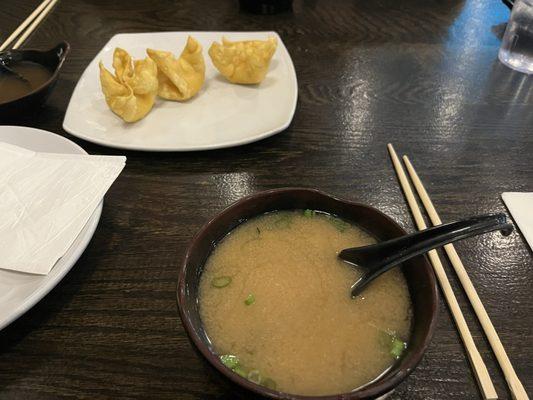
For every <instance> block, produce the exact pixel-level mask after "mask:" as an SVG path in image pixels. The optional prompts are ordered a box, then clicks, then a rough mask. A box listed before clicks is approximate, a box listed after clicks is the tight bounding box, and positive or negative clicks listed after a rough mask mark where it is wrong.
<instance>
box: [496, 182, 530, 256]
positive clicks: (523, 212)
mask: <svg viewBox="0 0 533 400" xmlns="http://www.w3.org/2000/svg"><path fill="white" fill-rule="evenodd" d="M502 199H503V201H504V202H505V205H506V206H507V208H508V209H509V211H510V212H511V214H512V216H513V218H514V220H515V222H516V224H517V225H518V227H519V228H520V231H521V232H522V235H524V237H525V238H526V240H527V242H528V243H529V247H531V249H532V250H533V193H518V192H506V193H503V194H502Z"/></svg>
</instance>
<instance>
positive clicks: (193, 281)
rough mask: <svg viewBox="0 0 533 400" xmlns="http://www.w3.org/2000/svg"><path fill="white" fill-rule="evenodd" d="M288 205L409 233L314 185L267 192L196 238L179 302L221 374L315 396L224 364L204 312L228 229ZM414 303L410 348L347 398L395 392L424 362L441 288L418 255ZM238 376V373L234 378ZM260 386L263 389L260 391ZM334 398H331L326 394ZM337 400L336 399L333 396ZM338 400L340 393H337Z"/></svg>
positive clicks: (381, 231) (409, 266) (385, 235)
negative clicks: (204, 289) (208, 270)
mask: <svg viewBox="0 0 533 400" xmlns="http://www.w3.org/2000/svg"><path fill="white" fill-rule="evenodd" d="M287 209H314V210H320V211H324V212H328V213H331V214H334V215H337V216H339V217H341V218H343V219H346V220H348V221H351V222H354V223H355V224H357V225H359V226H360V227H361V228H363V229H365V230H366V231H368V232H369V233H371V234H372V235H373V236H374V237H376V238H377V239H378V240H387V239H392V238H394V237H398V236H401V235H405V234H406V232H405V231H404V230H403V229H402V228H401V227H400V226H398V225H397V224H396V223H395V222H394V221H393V220H391V219H390V218H389V217H387V216H386V215H385V214H383V213H381V212H379V211H378V210H376V209H374V208H371V207H368V206H365V205H362V204H357V203H351V202H344V201H341V200H337V199H335V198H333V197H330V196H328V195H325V194H323V193H321V192H319V191H315V190H309V189H280V190H274V191H268V192H262V193H259V194H257V195H253V196H250V197H249V198H247V199H243V200H241V201H240V202H238V203H236V204H235V205H233V206H230V207H229V208H228V209H226V210H224V211H223V212H222V213H221V214H219V215H218V216H217V217H215V218H214V219H213V220H212V221H210V222H209V223H208V224H207V225H206V226H204V228H203V229H202V230H201V231H200V232H199V233H198V235H197V236H196V237H195V239H193V241H192V243H191V246H190V247H189V250H188V252H187V255H186V258H185V261H184V264H183V269H182V271H181V272H180V283H179V284H178V304H179V308H180V313H181V317H182V320H183V322H184V325H185V327H186V329H187V331H188V334H189V336H190V338H191V339H192V341H193V342H194V343H195V345H196V346H197V347H198V349H199V350H200V351H201V352H202V354H203V355H204V356H205V357H206V358H207V359H208V360H209V361H210V362H211V364H213V365H214V366H215V367H216V368H217V369H219V371H220V372H222V373H224V374H225V375H226V376H228V377H229V378H230V379H231V380H233V381H234V382H236V383H238V384H240V385H241V386H245V387H247V388H248V389H251V390H253V391H256V392H259V393H261V394H266V395H269V396H271V397H279V398H281V397H282V398H294V399H301V398H309V397H303V396H287V395H286V394H282V393H280V392H276V391H271V390H267V389H265V388H262V387H259V386H257V385H254V384H252V383H250V382H248V381H247V380H245V379H243V378H240V377H239V376H237V375H236V374H233V373H232V372H231V371H229V369H227V368H226V367H224V366H223V365H222V364H221V363H220V361H219V360H218V357H217V356H216V354H215V351H214V349H213V348H212V346H211V343H210V340H209V338H208V337H207V335H206V332H205V331H204V328H203V325H202V321H201V319H200V313H199V303H198V288H199V282H200V276H201V274H202V271H203V267H204V264H205V261H206V259H207V257H208V256H209V255H210V253H211V252H212V251H213V249H214V248H215V246H216V244H217V242H218V241H220V240H221V239H222V238H223V237H224V236H225V235H226V234H227V233H228V232H230V231H231V230H232V229H234V228H235V227H236V226H238V225H239V224H241V223H242V222H244V221H246V220H248V219H251V218H253V217H255V216H257V215H260V214H263V213H266V212H269V211H275V210H287ZM401 268H402V271H403V273H404V274H405V276H406V279H407V282H408V286H409V291H410V295H411V299H412V302H413V314H414V324H413V330H412V334H411V338H410V342H409V347H408V349H407V350H406V352H405V353H404V355H403V356H402V358H401V359H400V360H399V362H397V363H396V364H395V365H394V366H393V367H392V368H391V369H390V370H389V371H388V372H387V373H386V374H384V375H383V376H381V377H380V378H379V379H378V380H376V381H375V382H373V383H371V384H369V385H367V386H365V387H364V388H362V389H360V390H358V391H356V392H352V394H351V395H350V397H345V398H353V399H356V398H368V397H374V396H376V395H380V394H383V393H386V392H388V391H390V390H391V389H392V388H393V387H394V386H395V385H397V384H398V383H399V382H400V381H401V380H403V379H405V377H406V376H407V375H408V374H409V373H410V372H411V371H412V369H413V368H414V367H415V366H416V365H417V364H418V362H419V361H420V359H421V357H422V354H423V352H424V351H425V349H426V347H427V345H428V344H429V340H430V338H431V336H432V333H433V329H434V324H435V317H436V307H437V290H436V282H435V277H434V274H433V270H432V269H431V267H430V266H429V264H428V263H427V260H426V259H425V256H420V257H416V258H413V259H412V260H410V261H408V262H406V263H404V264H403V265H402V267H401ZM230 375H234V376H230ZM258 388H260V389H258ZM323 398H324V399H325V398H328V397H323ZM331 398H334V397H331ZM335 398H336V397H335Z"/></svg>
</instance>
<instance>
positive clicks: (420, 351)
mask: <svg viewBox="0 0 533 400" xmlns="http://www.w3.org/2000/svg"><path fill="white" fill-rule="evenodd" d="M302 191H305V192H310V193H314V194H317V195H319V196H322V197H326V198H329V199H331V200H333V201H335V202H339V203H344V204H347V205H350V206H358V207H365V208H368V209H371V210H372V211H373V212H376V213H378V214H380V215H381V216H382V217H384V219H385V220H387V222H388V223H390V224H392V225H394V227H395V228H397V229H399V230H400V231H401V232H403V233H404V234H407V232H406V231H405V229H403V228H402V227H401V226H400V225H399V224H398V223H397V222H396V221H394V220H393V219H392V218H391V217H389V216H388V215H386V214H385V213H383V212H381V211H380V210H378V209H377V208H375V207H372V206H369V205H367V204H363V203H359V202H354V201H351V200H345V199H342V198H339V197H336V196H333V195H330V194H328V193H326V192H323V191H321V190H318V189H312V188H306V187H282V188H276V189H269V190H264V191H259V192H255V193H252V194H250V195H247V196H245V197H242V198H240V199H239V200H237V201H235V202H233V203H231V204H230V205H228V206H227V207H225V208H224V209H223V210H222V211H220V212H218V213H217V214H215V216H213V217H212V218H211V219H210V220H209V221H208V222H207V223H205V224H204V225H203V226H202V227H201V228H200V229H199V230H198V232H196V234H195V235H194V236H193V238H192V239H191V241H190V242H189V243H188V245H187V250H186V253H185V257H184V258H183V261H182V263H181V265H180V270H179V274H178V285H177V288H176V300H177V306H178V311H179V315H180V318H181V321H182V325H183V327H184V328H185V332H186V333H187V335H188V336H189V338H190V339H191V340H192V342H193V343H194V345H195V346H196V348H197V349H198V350H199V351H200V353H201V354H202V356H203V357H204V358H205V359H206V360H207V361H208V362H209V363H210V364H211V366H212V367H214V368H215V369H216V370H217V371H218V372H219V373H221V374H222V375H224V376H225V377H226V378H227V379H229V380H230V381H231V382H233V383H234V384H236V385H238V386H240V387H243V388H245V389H247V390H249V391H251V392H253V393H256V394H259V395H262V396H266V397H270V398H274V399H290V400H312V399H315V400H335V399H353V400H356V399H360V398H375V397H378V396H381V395H384V394H386V393H389V392H391V391H392V390H393V389H394V388H395V387H396V386H398V385H399V384H400V383H401V382H402V381H403V380H405V379H406V378H407V377H408V376H409V375H410V374H411V372H412V371H413V370H414V368H415V367H416V366H417V365H418V364H419V363H420V361H421V360H422V357H423V355H424V353H425V352H426V350H427V348H428V347H429V344H430V342H431V339H432V337H433V334H434V332H435V329H436V324H437V316H438V305H439V296H438V289H437V280H436V277H435V274H434V271H433V268H432V267H431V265H430V264H429V262H428V260H427V257H426V256H425V255H424V261H423V262H424V263H425V264H426V268H427V269H428V272H429V274H428V277H429V283H430V290H431V298H430V299H429V300H431V302H432V306H431V319H430V321H429V327H428V330H427V334H426V335H425V337H424V338H423V341H422V342H421V344H420V346H419V347H418V348H416V351H414V352H413V353H412V354H411V357H410V358H408V359H403V360H404V361H405V365H403V366H402V367H401V368H400V370H399V371H398V372H397V373H396V374H394V375H392V376H390V377H388V378H387V379H386V380H384V381H383V382H380V383H377V384H376V385H374V386H372V387H370V388H366V386H363V387H362V388H361V389H359V390H358V389H356V390H353V391H351V392H345V393H337V394H331V395H322V396H313V395H310V396H308V395H298V394H292V393H287V392H282V391H278V390H273V389H269V388H267V387H265V386H261V385H258V384H255V383H253V382H251V381H249V380H248V379H246V378H243V377H241V376H239V375H238V374H236V373H235V372H233V371H231V370H230V369H229V368H227V367H226V366H225V365H224V364H222V362H221V361H220V359H219V356H218V355H217V354H215V353H214V352H212V351H210V349H209V348H208V346H206V345H205V343H204V342H203V340H202V339H201V338H200V336H199V334H198V332H197V331H196V330H195V329H194V328H193V326H192V323H191V321H190V320H189V318H188V315H187V313H188V310H189V308H188V307H187V309H185V307H182V304H185V302H184V300H185V298H186V297H187V293H186V291H185V273H186V271H187V266H188V264H189V259H190V257H191V251H192V248H193V246H194V244H195V243H196V242H197V241H198V240H199V239H200V237H202V236H203V235H204V234H205V233H206V232H207V231H208V230H209V229H211V226H213V225H214V224H215V223H216V222H217V221H218V220H219V219H220V218H221V217H222V216H224V215H226V214H228V213H229V212H231V211H232V210H233V209H235V208H238V207H240V206H241V205H242V204H244V203H248V202H253V201H256V200H258V199H260V198H262V197H268V196H271V195H275V194H279V193H290V192H302ZM243 222H244V221H243ZM378 379H379V378H378Z"/></svg>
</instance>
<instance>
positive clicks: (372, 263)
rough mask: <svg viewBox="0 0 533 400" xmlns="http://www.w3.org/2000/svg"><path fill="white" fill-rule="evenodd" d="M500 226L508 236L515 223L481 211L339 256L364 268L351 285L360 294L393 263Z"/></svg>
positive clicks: (348, 251)
mask: <svg viewBox="0 0 533 400" xmlns="http://www.w3.org/2000/svg"><path fill="white" fill-rule="evenodd" d="M495 230H501V231H502V234H503V235H505V236H507V235H509V234H510V233H511V232H512V230H513V226H512V225H511V224H509V223H507V217H506V216H505V214H491V215H482V216H477V217H473V218H469V219H465V220H462V221H457V222H451V223H449V224H444V225H438V226H435V227H433V228H429V229H424V230H422V231H419V232H416V233H412V234H410V235H406V236H402V237H399V238H396V239H392V240H388V241H386V242H381V243H377V244H374V245H370V246H364V247H354V248H350V249H345V250H342V251H341V252H340V253H339V257H340V258H341V259H342V260H344V261H346V262H348V263H350V264H354V265H356V266H360V267H362V268H364V273H363V275H362V276H361V278H360V279H359V280H358V281H357V282H356V283H355V284H354V285H353V286H352V296H355V295H357V294H358V293H359V292H360V291H361V290H362V289H363V288H364V286H366V285H367V284H368V283H369V282H370V281H372V280H373V279H375V278H376V277H378V276H379V275H381V274H382V273H384V272H386V271H388V270H389V269H391V268H393V267H394V266H396V265H398V264H400V263H402V262H404V261H406V260H408V259H410V258H412V257H415V256H417V255H420V254H424V253H427V252H428V251H429V250H432V249H434V248H436V247H441V246H444V245H445V244H448V243H452V242H455V241H457V240H461V239H466V238H468V237H471V236H477V235H481V234H483V233H487V232H492V231H495Z"/></svg>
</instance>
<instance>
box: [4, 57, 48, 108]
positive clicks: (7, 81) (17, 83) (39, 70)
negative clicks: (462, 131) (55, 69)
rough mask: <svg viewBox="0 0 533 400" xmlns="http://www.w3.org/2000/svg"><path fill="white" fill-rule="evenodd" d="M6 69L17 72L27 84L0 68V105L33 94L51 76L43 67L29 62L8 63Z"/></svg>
mask: <svg viewBox="0 0 533 400" xmlns="http://www.w3.org/2000/svg"><path fill="white" fill-rule="evenodd" d="M8 67H9V68H10V69H11V70H13V71H15V72H18V74H19V75H21V76H22V77H24V78H25V79H26V80H27V82H26V81H23V80H22V79H20V78H19V77H17V76H16V75H13V74H11V73H9V72H8V71H5V70H4V69H3V68H0V103H6V102H8V101H12V100H16V99H19V98H21V97H23V96H25V95H27V94H28V93H30V92H33V91H34V90H35V89H38V88H39V87H40V86H42V85H43V83H45V82H46V81H47V80H48V79H50V77H51V76H52V72H51V71H50V70H49V69H48V68H46V67H45V66H44V65H41V64H37V63H34V62H31V61H17V62H10V63H9V64H8Z"/></svg>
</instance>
